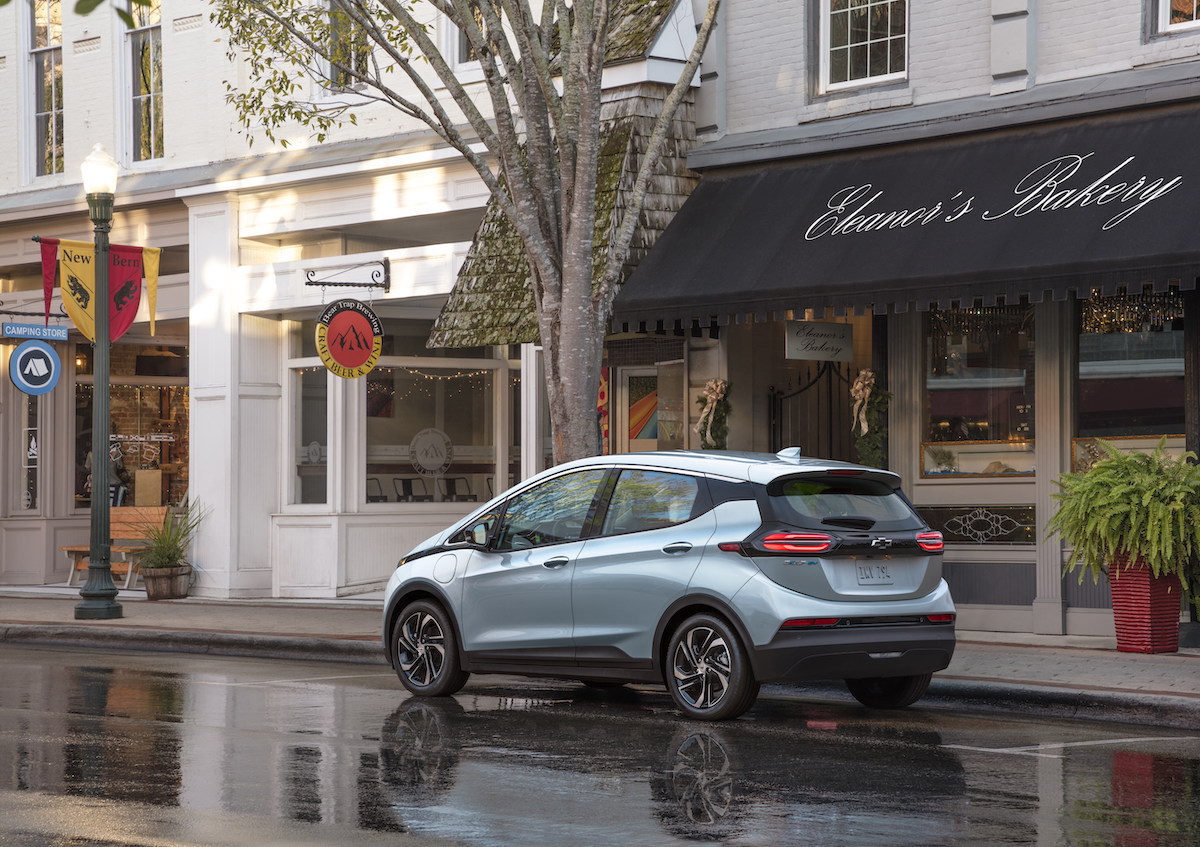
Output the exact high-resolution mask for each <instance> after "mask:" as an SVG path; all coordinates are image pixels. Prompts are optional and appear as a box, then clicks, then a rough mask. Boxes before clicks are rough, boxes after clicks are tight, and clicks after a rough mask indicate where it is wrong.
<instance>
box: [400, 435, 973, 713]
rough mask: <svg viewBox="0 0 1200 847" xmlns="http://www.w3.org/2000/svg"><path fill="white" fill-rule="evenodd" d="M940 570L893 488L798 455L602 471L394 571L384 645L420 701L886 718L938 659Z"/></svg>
mask: <svg viewBox="0 0 1200 847" xmlns="http://www.w3.org/2000/svg"><path fill="white" fill-rule="evenodd" d="M941 552H942V536H941V534H940V533H938V532H935V531H932V530H930V529H929V527H928V526H926V525H925V523H924V521H922V520H921V518H920V517H919V516H918V515H917V514H916V512H915V511H914V510H913V508H912V506H911V505H910V504H909V502H908V500H907V499H906V498H905V497H904V495H903V494H902V493H901V492H900V479H899V477H898V476H896V475H895V474H893V473H891V472H889V471H883V470H876V469H872V468H866V467H862V466H859V465H850V464H845V463H842V462H831V461H822V460H817V459H805V458H801V457H800V455H799V451H798V450H796V449H795V448H791V449H789V450H785V451H783V452H781V453H779V454H778V455H768V454H759V453H727V452H703V453H701V452H687V451H680V452H673V453H636V454H628V455H620V456H600V457H596V458H592V459H584V460H581V461H577V462H571V463H568V464H565V465H561V466H559V467H556V468H553V469H551V470H549V471H546V472H544V473H542V474H539V475H538V476H535V477H533V478H532V479H530V480H527V481H525V482H523V483H521V484H520V485H518V486H516V487H515V488H513V489H511V490H509V491H507V492H505V493H504V494H502V495H500V496H499V497H498V498H496V499H495V500H493V501H492V502H490V503H487V504H486V505H484V506H483V507H481V508H480V509H478V510H476V511H475V512H473V513H472V514H470V515H468V516H467V517H466V518H464V519H463V520H461V521H459V522H458V523H456V524H454V525H452V526H451V527H449V528H448V529H447V530H445V531H444V532H442V533H439V534H438V535H435V536H434V537H432V538H430V539H429V540H427V541H426V542H425V543H423V544H421V545H420V546H418V548H417V549H415V550H414V551H412V552H410V553H409V554H408V555H406V556H405V557H404V558H403V559H401V561H400V564H399V566H398V567H397V569H396V572H395V573H394V574H393V575H392V578H391V580H390V581H389V583H388V587H387V600H386V603H385V609H384V639H385V642H386V646H387V652H388V658H389V660H390V661H391V663H392V665H393V667H395V669H396V671H397V673H398V675H399V677H400V680H401V682H402V683H403V684H404V685H405V687H406V688H408V689H409V690H410V691H412V692H413V693H415V694H421V695H428V696H438V695H446V694H452V693H454V692H455V691H458V690H459V689H460V688H461V687H462V685H463V684H465V682H466V680H467V676H468V675H469V674H470V673H519V674H526V675H540V676H553V677H564V678H571V679H579V680H583V681H584V682H587V683H589V684H593V685H613V684H617V685H619V684H622V683H625V682H650V683H660V684H661V683H665V684H666V686H667V689H668V691H669V692H670V693H671V696H672V698H673V699H674V701H675V703H676V705H677V706H678V708H679V709H680V711H682V712H683V713H684V714H685V715H687V716H689V717H692V718H699V719H705V720H720V719H724V718H730V717H735V716H737V715H740V714H742V713H743V712H745V711H746V710H747V709H749V708H750V707H751V706H752V705H753V703H754V701H755V698H756V697H757V695H758V689H759V685H760V684H761V683H764V682H775V681H785V680H804V679H843V680H845V681H846V685H847V687H848V688H849V689H850V691H851V693H852V694H853V695H854V696H855V697H856V698H857V699H858V700H859V701H861V702H862V703H865V704H866V705H868V706H873V707H879V708H894V707H899V706H905V705H908V704H910V703H913V702H915V701H916V700H917V699H919V698H920V697H921V696H922V695H923V694H924V692H925V689H926V688H927V686H928V685H929V680H930V676H931V675H932V673H933V672H934V671H937V670H941V669H942V668H945V667H946V666H947V665H948V664H949V663H950V657H951V655H952V653H953V651H954V615H955V612H954V605H953V603H952V601H951V599H950V593H949V590H948V589H947V587H946V583H945V582H944V581H943V580H942V578H941V559H942V557H941Z"/></svg>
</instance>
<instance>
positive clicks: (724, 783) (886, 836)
mask: <svg viewBox="0 0 1200 847" xmlns="http://www.w3.org/2000/svg"><path fill="white" fill-rule="evenodd" d="M470 694H471V696H470V697H464V698H454V699H452V698H444V699H437V700H425V699H413V700H409V701H407V702H405V703H404V704H402V705H401V706H400V707H399V708H398V709H396V711H395V712H393V713H392V714H391V715H390V716H389V717H388V719H387V721H386V722H385V723H384V725H383V728H382V731H381V732H380V754H379V783H380V786H381V790H382V797H381V799H382V800H383V801H384V802H385V803H386V805H387V808H389V809H390V810H391V814H392V815H393V816H394V822H395V824H396V825H397V826H398V827H400V828H404V829H406V830H408V831H411V832H417V833H421V834H423V835H429V836H434V837H438V836H444V837H448V838H451V839H453V840H454V841H455V842H456V843H457V842H462V843H478V844H512V843H521V844H526V845H530V847H533V846H534V845H540V844H547V845H549V844H553V845H563V844H601V843H607V844H611V843H617V844H620V843H625V844H660V843H661V844H674V843H677V842H676V841H675V840H674V839H680V840H686V841H710V842H715V841H721V842H726V843H736V844H743V843H751V844H783V843H789V844H791V843H806V844H822V845H824V844H875V845H878V844H923V845H947V846H948V845H957V844H960V843H962V842H961V840H960V839H961V838H962V836H963V834H964V827H965V821H966V814H965V806H966V790H967V788H966V780H965V777H964V771H963V767H962V764H961V762H960V761H959V759H958V757H957V756H956V755H955V754H954V753H953V752H951V751H949V750H946V749H945V748H944V747H943V746H942V739H941V736H940V735H939V734H938V733H937V732H936V731H934V730H932V729H929V728H926V727H925V726H924V724H923V722H922V721H920V720H918V722H917V723H916V724H915V725H911V726H894V725H891V724H887V725H883V724H880V723H879V722H878V721H870V720H866V719H864V718H862V717H859V718H851V717H849V716H848V715H847V714H846V712H845V710H844V709H833V710H826V707H820V706H816V707H814V706H807V707H806V712H807V714H808V716H809V717H810V718H812V719H811V720H807V721H805V722H802V723H799V724H798V723H797V722H796V721H794V720H792V719H791V718H792V716H793V715H794V709H787V710H786V714H785V709H784V708H782V704H780V703H778V702H772V703H770V704H769V705H767V706H765V711H766V713H767V714H765V715H764V716H763V719H762V720H761V721H755V722H741V721H739V722H737V723H732V724H724V725H721V726H720V727H714V726H707V725H693V726H687V725H680V724H679V723H678V722H676V721H668V720H664V719H663V717H664V716H663V713H662V711H661V710H660V709H657V708H649V709H646V708H643V707H644V706H645V705H646V704H643V703H641V702H640V701H641V700H642V699H643V698H644V697H645V695H640V694H634V693H632V692H630V694H629V696H628V697H626V698H622V701H621V702H619V703H616V702H613V701H612V698H613V697H614V696H615V695H613V694H601V693H586V692H582V691H581V692H579V694H578V695H577V696H576V697H575V698H574V699H573V700H572V702H571V705H570V706H567V705H565V704H562V703H560V702H558V700H557V698H558V697H561V696H562V692H545V696H548V697H550V698H554V700H546V701H542V700H539V699H537V698H536V697H535V698H532V699H528V700H514V699H513V698H506V697H504V696H499V692H498V691H497V690H495V689H492V690H476V689H475V688H472V689H471V692H470ZM458 699H461V700H462V703H460V702H458ZM625 701H628V702H625ZM626 707H629V708H634V709H639V708H641V709H642V710H643V715H642V719H640V720H637V721H629V720H622V715H627V714H628V709H627V708H626ZM618 726H619V727H620V731H619V732H616V731H615V728H616V727H618ZM913 785H920V786H921V790H920V791H919V792H916V793H915V794H914V792H913V788H912V787H913ZM917 795H919V796H917ZM655 830H658V831H659V832H660V836H659V837H658V838H655V836H654V832H655ZM518 836H519V837H518ZM843 836H845V837H843ZM664 838H669V839H671V840H663V839H664Z"/></svg>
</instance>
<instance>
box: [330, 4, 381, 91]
mask: <svg viewBox="0 0 1200 847" xmlns="http://www.w3.org/2000/svg"><path fill="white" fill-rule="evenodd" d="M326 5H327V6H328V7H329V39H330V41H332V40H333V12H334V8H335V7H336V6H338V5H340V4H339V3H338V0H327V3H326ZM350 27H351V28H350V32H349V36H350V38H351V40H353V38H354V33H355V29H354V28H355V24H354V23H353V22H351V23H350ZM363 37H364V38H366V35H365V34H364V35H363ZM366 47H367V52H368V54H373V53H374V51H375V45H374V43H372V42H371V40H370V39H369V38H367V40H366ZM368 63H369V60H368ZM370 70H371V69H370V68H369V67H368V68H367V73H368V74H369V73H370ZM334 74H335V71H334V70H333V66H332V64H329V63H327V64H326V65H325V75H326V79H325V80H324V81H323V82H322V84H321V88H323V89H324V91H325V96H327V97H336V96H345V95H346V94H352V93H354V92H357V91H363V90H364V89H365V88H366V87H367V85H366V83H365V82H351V83H350V84H348V85H338V84H337V83H336V82H334V79H333V76H334Z"/></svg>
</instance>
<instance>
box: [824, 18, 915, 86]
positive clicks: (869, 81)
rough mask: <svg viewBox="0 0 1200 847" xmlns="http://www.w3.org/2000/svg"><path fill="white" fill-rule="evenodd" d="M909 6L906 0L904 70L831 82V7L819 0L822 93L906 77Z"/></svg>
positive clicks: (910, 20) (899, 79) (910, 37)
mask: <svg viewBox="0 0 1200 847" xmlns="http://www.w3.org/2000/svg"><path fill="white" fill-rule="evenodd" d="M868 2H870V3H875V2H876V0H868ZM879 2H890V0H879ZM911 6H912V0H908V2H906V3H905V4H904V70H902V71H897V72H895V73H890V74H881V75H879V76H867V77H862V78H861V79H851V80H846V81H845V82H831V81H830V62H829V51H830V39H831V33H830V18H831V17H832V14H833V10H832V8H831V3H830V0H820V27H819V32H820V35H819V45H818V49H819V51H820V70H821V80H820V86H821V91H822V92H823V93H829V92H837V91H845V90H847V89H854V88H862V87H863V86H867V85H878V84H880V83H885V82H897V81H903V80H906V79H908V66H909V52H910V51H909V48H910V46H911V43H912V30H911V24H912V16H911V14H910V8H911Z"/></svg>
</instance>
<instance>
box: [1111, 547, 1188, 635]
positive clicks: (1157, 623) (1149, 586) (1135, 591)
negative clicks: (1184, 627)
mask: <svg viewBox="0 0 1200 847" xmlns="http://www.w3.org/2000/svg"><path fill="white" fill-rule="evenodd" d="M1109 585H1110V586H1111V588H1112V601H1113V621H1114V622H1115V623H1116V628H1117V650H1119V651H1120V652H1122V653H1175V652H1177V651H1178V650H1179V603H1180V599H1181V598H1182V596H1183V593H1182V589H1181V588H1180V585H1179V577H1177V576H1175V575H1174V574H1172V575H1170V576H1157V577H1156V576H1154V574H1153V573H1152V572H1151V571H1150V568H1149V567H1147V566H1146V565H1145V564H1143V563H1142V562H1141V561H1138V562H1135V563H1134V564H1132V565H1126V564H1125V563H1124V562H1118V563H1116V564H1115V565H1114V566H1113V568H1112V569H1111V570H1110V571H1109Z"/></svg>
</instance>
